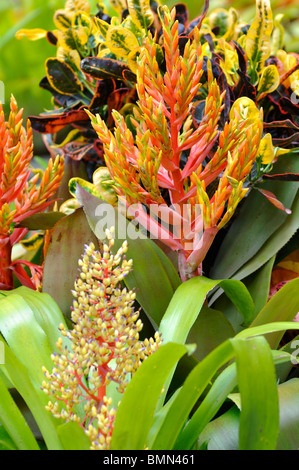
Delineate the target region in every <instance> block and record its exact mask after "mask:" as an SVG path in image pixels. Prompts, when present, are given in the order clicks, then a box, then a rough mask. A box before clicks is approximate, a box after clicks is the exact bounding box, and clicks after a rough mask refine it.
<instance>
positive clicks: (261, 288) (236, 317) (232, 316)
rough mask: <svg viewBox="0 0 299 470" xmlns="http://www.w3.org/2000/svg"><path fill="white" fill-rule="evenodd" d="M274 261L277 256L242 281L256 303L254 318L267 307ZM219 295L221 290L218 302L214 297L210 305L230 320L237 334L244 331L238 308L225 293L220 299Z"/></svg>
mask: <svg viewBox="0 0 299 470" xmlns="http://www.w3.org/2000/svg"><path fill="white" fill-rule="evenodd" d="M274 261H275V256H273V257H272V258H270V260H269V261H267V263H265V264H264V265H263V266H262V267H261V268H260V269H258V270H257V271H255V272H254V273H253V274H251V275H250V276H248V277H246V278H245V279H243V280H242V282H243V283H244V284H245V286H246V287H247V289H248V291H249V293H250V295H251V297H252V299H253V302H254V306H255V311H254V314H253V318H255V317H256V316H257V314H258V313H259V312H260V310H261V309H262V308H263V307H264V306H265V305H266V303H267V301H268V298H269V291H270V282H271V274H272V269H273V263H274ZM219 293H220V290H219V291H217V292H216V294H215V297H216V301H213V299H214V297H213V296H212V298H211V299H210V301H209V302H210V305H213V308H214V309H216V310H220V311H221V312H223V314H224V315H225V317H226V318H227V319H228V320H229V322H230V323H231V325H232V326H233V328H234V329H235V331H236V332H238V331H240V330H241V329H243V326H242V322H243V318H242V316H241V314H240V313H239V312H238V310H237V308H236V306H235V305H234V304H233V303H232V302H231V300H230V299H229V298H228V297H227V296H226V295H225V294H224V293H223V294H222V295H221V296H220V297H219V298H217V296H218V295H219ZM217 294H218V295H217Z"/></svg>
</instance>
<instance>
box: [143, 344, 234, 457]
mask: <svg viewBox="0 0 299 470" xmlns="http://www.w3.org/2000/svg"><path fill="white" fill-rule="evenodd" d="M155 354H156V353H155ZM232 357H233V348H232V344H231V343H230V341H229V340H227V341H225V342H224V343H223V344H221V345H220V346H218V347H217V348H216V349H214V350H213V351H212V352H211V353H210V354H209V355H208V356H207V357H206V358H205V359H203V360H202V361H201V362H200V363H199V364H198V365H197V366H196V367H194V369H193V370H192V371H191V372H190V374H189V375H188V377H187V378H186V380H185V383H184V385H183V386H182V387H181V389H180V391H179V392H178V394H177V396H176V399H175V400H174V401H173V403H172V406H171V407H170V409H169V411H168V413H167V416H166V417H165V419H164V421H163V423H162V425H161V427H160V431H159V433H158V434H157V437H156V439H155V441H154V443H153V444H152V447H151V448H152V450H171V449H173V447H174V445H175V442H176V440H177V437H178V435H179V433H180V431H181V429H182V428H183V426H184V424H185V423H186V420H187V419H188V416H189V414H190V413H191V410H192V409H193V407H194V405H195V403H196V402H197V400H198V399H199V397H200V396H201V394H202V393H203V391H204V390H205V389H206V387H207V385H208V384H209V382H210V380H211V379H212V377H213V376H214V374H215V373H216V372H217V370H218V369H219V368H220V367H221V366H222V365H224V364H225V363H226V362H228V361H229V360H231V359H232Z"/></svg>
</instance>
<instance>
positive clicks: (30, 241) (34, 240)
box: [21, 233, 44, 251]
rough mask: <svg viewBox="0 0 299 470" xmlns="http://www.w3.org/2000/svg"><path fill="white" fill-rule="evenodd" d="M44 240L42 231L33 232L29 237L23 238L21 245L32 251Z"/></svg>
mask: <svg viewBox="0 0 299 470" xmlns="http://www.w3.org/2000/svg"><path fill="white" fill-rule="evenodd" d="M43 241H44V235H43V234H42V233H34V234H33V235H32V236H31V237H30V238H26V239H23V240H22V241H21V245H22V247H23V248H26V250H28V251H33V250H36V249H37V248H39V247H40V246H41V245H42V244H43Z"/></svg>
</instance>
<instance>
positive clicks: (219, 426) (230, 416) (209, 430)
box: [197, 406, 240, 450]
mask: <svg viewBox="0 0 299 470" xmlns="http://www.w3.org/2000/svg"><path fill="white" fill-rule="evenodd" d="M239 419H240V410H239V409H238V407H237V406H233V407H232V408H230V410H229V411H227V412H226V413H224V414H222V415H221V416H220V417H218V418H216V419H214V420H213V421H211V422H210V423H209V424H208V425H207V426H206V428H205V429H204V431H203V432H202V433H201V435H200V436H199V439H198V442H197V446H198V448H199V447H201V446H202V445H203V444H204V443H206V444H207V450H238V437H239Z"/></svg>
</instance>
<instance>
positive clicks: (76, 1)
mask: <svg viewBox="0 0 299 470" xmlns="http://www.w3.org/2000/svg"><path fill="white" fill-rule="evenodd" d="M98 3H99V4H100V5H102V2H98ZM65 9H66V10H72V11H78V10H81V11H85V12H86V13H90V9H91V6H90V2H89V1H88V0H67V2H66V4H65Z"/></svg>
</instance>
